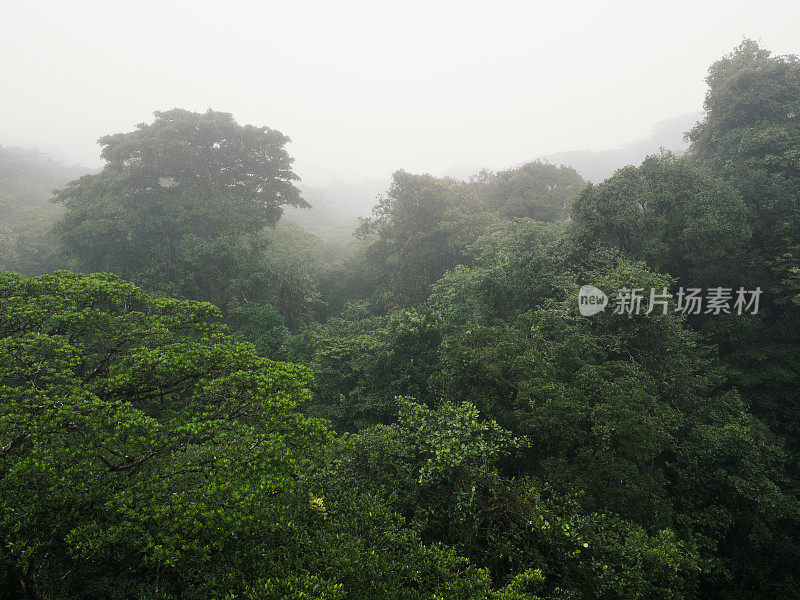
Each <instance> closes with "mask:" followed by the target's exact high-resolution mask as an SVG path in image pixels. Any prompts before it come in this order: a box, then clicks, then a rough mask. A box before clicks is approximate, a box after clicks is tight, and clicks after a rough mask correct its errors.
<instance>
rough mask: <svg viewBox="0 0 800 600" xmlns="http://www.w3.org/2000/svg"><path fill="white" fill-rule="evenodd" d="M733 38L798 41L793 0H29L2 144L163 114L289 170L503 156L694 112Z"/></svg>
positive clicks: (520, 156) (37, 141)
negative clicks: (279, 156) (208, 125)
mask: <svg viewBox="0 0 800 600" xmlns="http://www.w3.org/2000/svg"><path fill="white" fill-rule="evenodd" d="M744 36H748V37H753V38H755V39H758V40H760V41H761V42H762V43H763V44H764V45H765V46H766V47H767V48H768V49H770V50H772V51H774V52H776V53H779V54H784V53H798V52H800V2H797V0H794V1H762V2H752V1H749V2H740V1H730V0H728V1H725V2H716V1H715V2H703V1H698V0H694V1H692V2H676V1H670V2H648V1H645V0H638V1H635V2H627V1H626V2H602V1H597V0H594V1H590V2H564V1H561V2H555V1H554V2H547V3H539V2H532V1H531V2H504V1H495V2H489V1H485V2H470V1H465V0H461V1H458V2H449V1H448V2H436V1H433V0H431V1H429V2H408V1H404V2H391V3H389V2H380V1H378V0H375V1H372V2H337V1H320V2H316V1H315V2H303V1H296V2H288V1H287V2H276V1H266V2H258V3H256V2H253V3H240V2H233V1H228V2H215V3H213V4H212V3H203V2H198V1H194V2H171V1H170V0H162V1H160V2H148V1H145V2H143V1H130V0H128V1H125V2H115V1H109V0H105V1H104V2H80V1H78V0H75V1H71V2H63V1H61V2H37V1H32V0H26V1H24V2H22V1H16V0H11V1H9V0H2V7H0V90H2V93H0V143H2V144H6V145H8V144H18V145H28V146H40V147H50V148H52V147H56V148H60V149H61V150H63V151H64V153H65V154H66V155H68V156H69V157H71V158H72V159H73V160H74V161H78V162H81V163H82V164H85V165H88V166H96V165H98V164H100V159H99V150H98V146H97V144H96V140H97V138H99V137H100V136H102V135H104V134H107V133H115V132H119V131H130V130H131V129H132V128H133V127H134V125H135V124H136V123H140V122H143V121H150V120H152V117H151V114H152V112H153V111H154V110H165V109H169V108H173V107H181V108H187V109H191V110H198V111H204V110H206V109H207V108H214V109H215V110H223V111H226V112H231V113H233V115H234V116H235V117H236V119H237V120H238V121H239V122H240V123H252V124H255V125H268V126H270V127H273V128H275V129H279V130H280V131H282V132H283V133H285V134H287V135H289V136H290V137H291V138H292V140H293V141H292V143H291V144H290V145H289V152H290V153H291V154H292V155H293V156H294V157H295V159H296V162H295V167H296V168H295V170H296V172H297V173H298V174H299V175H300V176H301V178H302V179H303V181H304V182H305V183H307V184H312V185H324V184H326V183H328V182H330V181H332V180H336V179H342V180H345V181H353V182H358V181H362V180H364V179H368V178H373V177H381V178H384V177H387V176H388V174H389V173H391V172H392V171H393V170H395V169H398V168H405V169H407V170H411V171H418V172H430V173H434V174H441V173H443V172H446V171H448V170H450V169H451V168H453V167H456V166H463V165H469V166H488V167H492V168H502V167H507V166H512V165H515V164H519V163H521V162H524V161H526V160H530V159H532V158H535V157H537V156H539V155H542V154H545V153H553V152H559V151H563V150H578V149H604V148H612V147H615V146H618V145H620V144H623V143H625V142H628V141H631V140H634V139H637V138H641V137H645V136H646V135H648V134H649V133H650V132H651V130H652V128H653V126H654V124H655V123H657V122H658V121H661V120H664V119H667V118H670V117H674V116H676V115H681V114H684V113H687V112H692V111H697V110H699V109H700V107H701V105H702V100H703V95H704V92H705V84H704V81H703V79H704V77H705V72H706V69H707V67H708V65H709V64H710V63H711V62H713V61H714V60H715V59H717V58H718V57H719V56H721V55H722V54H724V53H727V52H729V51H730V50H731V49H732V48H733V47H734V46H736V45H737V44H738V43H739V42H740V41H741V40H742V38H743V37H744Z"/></svg>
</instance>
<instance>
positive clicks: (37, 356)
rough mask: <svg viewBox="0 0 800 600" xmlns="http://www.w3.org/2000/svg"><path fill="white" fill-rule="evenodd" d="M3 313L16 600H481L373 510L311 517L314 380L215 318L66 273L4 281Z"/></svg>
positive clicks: (361, 503) (0, 471)
mask: <svg viewBox="0 0 800 600" xmlns="http://www.w3.org/2000/svg"><path fill="white" fill-rule="evenodd" d="M0 307H1V308H2V310H0V347H1V348H0V349H1V351H0V397H2V403H0V432H2V433H1V434H0V537H1V538H2V556H3V560H2V565H3V567H5V568H8V569H9V570H10V572H11V573H10V576H9V578H8V579H6V580H4V581H3V585H7V586H12V589H13V587H14V586H16V587H18V588H24V590H25V594H26V597H28V598H56V597H57V598H81V599H86V598H153V597H158V598H165V599H166V598H223V597H244V598H247V597H249V598H259V599H261V598H270V599H273V598H274V599H277V598H285V597H313V598H337V599H338V598H363V597H371V598H402V599H412V598H422V597H433V595H434V594H440V595H441V596H443V597H452V598H464V599H466V598H480V597H484V595H485V588H486V583H485V576H484V575H483V574H482V572H481V571H477V570H474V569H470V568H469V567H468V565H467V564H466V563H465V561H464V560H463V559H461V558H458V557H457V556H455V555H454V554H453V553H452V552H451V551H449V550H447V549H445V548H439V547H430V548H429V547H426V546H423V545H422V544H421V543H420V542H419V540H418V539H417V538H416V537H415V536H414V535H413V533H411V532H408V531H406V530H404V529H403V528H402V526H401V525H402V522H401V521H400V520H398V518H397V517H396V516H395V515H394V514H393V513H392V512H391V511H390V510H388V509H386V508H385V507H383V506H382V505H380V504H379V503H376V502H375V501H374V500H371V499H370V498H369V496H364V495H360V496H353V495H352V494H351V495H350V496H346V495H344V494H343V495H342V498H328V497H325V498H324V499H323V498H322V497H318V496H315V495H313V493H312V495H311V499H312V502H309V496H308V494H309V493H310V492H309V490H308V488H307V485H308V481H309V477H310V475H312V474H313V469H314V466H315V465H321V464H323V462H324V460H325V456H326V453H327V449H326V448H327V444H328V443H329V441H330V435H329V433H328V431H327V429H326V428H325V426H324V425H323V423H322V422H319V421H316V420H314V419H310V418H307V417H305V416H303V415H302V414H300V413H299V412H298V411H297V410H296V406H297V405H298V404H300V403H302V402H304V401H306V400H307V399H308V398H309V394H310V393H309V390H308V388H309V386H310V384H311V373H310V371H308V369H306V368H304V367H299V366H295V365H290V364H285V363H276V362H272V361H269V360H266V359H263V358H260V357H259V356H258V355H257V354H256V353H255V352H254V349H253V346H252V345H250V344H242V343H236V342H234V341H233V340H231V338H230V337H229V336H228V335H227V333H226V329H225V327H224V326H222V325H221V324H220V323H219V318H220V313H219V311H218V310H217V309H216V308H215V307H213V306H212V305H210V304H206V303H198V302H190V301H182V300H171V299H162V298H154V297H152V296H149V295H147V294H146V293H144V292H143V291H141V290H140V289H139V288H137V287H135V286H133V285H131V284H128V283H125V282H123V281H122V280H120V279H118V278H117V277H115V276H111V275H91V276H84V275H74V274H69V273H64V272H61V273H56V274H54V275H50V276H42V277H40V278H36V279H27V278H24V277H22V276H19V275H15V274H11V273H3V274H2V275H0ZM317 498H319V501H316V502H315V501H313V500H315V499H317ZM320 507H322V509H321V508H320ZM367 515H368V516H367ZM456 573H458V577H456V576H455V574H456Z"/></svg>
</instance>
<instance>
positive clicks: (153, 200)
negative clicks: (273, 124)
mask: <svg viewBox="0 0 800 600" xmlns="http://www.w3.org/2000/svg"><path fill="white" fill-rule="evenodd" d="M155 117H156V118H155V121H153V123H150V124H140V125H138V126H137V128H136V130H135V131H133V132H131V133H118V134H115V135H109V136H105V137H103V138H101V139H100V145H101V146H102V157H103V158H104V159H105V160H106V161H107V164H106V166H105V167H104V168H103V170H102V171H101V172H100V173H97V174H94V175H86V176H84V177H81V178H80V179H78V180H76V181H74V182H72V183H70V184H69V185H68V186H67V187H66V188H65V189H63V190H61V191H60V192H59V193H58V195H57V196H56V198H55V200H56V201H57V202H61V203H63V204H64V205H65V206H66V209H67V212H66V214H65V216H64V218H63V219H62V220H61V221H60V222H59V223H58V225H57V228H56V230H57V232H58V233H59V234H60V236H61V240H62V243H63V245H64V247H65V249H66V250H67V251H68V252H69V253H70V254H72V255H73V256H74V257H75V258H76V259H77V263H78V267H79V268H80V269H82V270H84V271H113V272H115V273H117V274H119V275H121V276H123V277H126V278H133V279H135V280H137V281H141V282H146V283H152V284H153V285H158V284H164V283H167V284H171V287H170V291H174V292H178V293H180V292H184V291H185V290H190V291H191V289H192V286H193V282H192V279H193V278H194V277H195V276H198V275H201V274H202V272H203V270H204V269H203V268H198V265H197V264H196V263H197V262H198V260H199V261H200V262H201V263H202V265H200V267H204V268H205V271H206V275H207V279H208V280H207V281H202V282H201V285H202V286H204V287H206V288H209V287H215V286H217V287H224V285H225V281H224V280H225V279H226V278H230V277H231V276H232V275H231V272H232V271H233V270H234V268H235V265H236V260H237V255H239V254H240V252H241V251H240V250H239V244H240V241H241V239H242V238H243V237H246V236H248V235H251V236H252V235H253V234H256V233H257V232H259V231H260V230H261V229H263V228H264V227H265V226H268V225H274V224H275V223H276V222H277V221H278V219H279V218H280V216H281V212H282V209H281V206H282V205H289V206H305V205H306V203H305V201H304V200H303V199H302V198H301V197H300V193H299V191H298V189H297V188H296V187H295V185H294V181H296V180H297V179H298V177H297V176H296V175H295V174H294V173H293V172H292V170H291V164H292V159H291V158H290V156H289V154H288V152H287V151H286V149H285V147H284V146H285V144H286V143H287V142H288V141H289V138H288V137H286V136H285V135H283V134H282V133H280V132H279V131H276V130H273V129H270V128H268V127H255V126H253V125H244V126H242V125H239V124H237V123H236V121H234V119H233V117H232V116H231V115H230V114H227V113H222V112H215V111H212V110H209V111H208V112H206V113H204V114H200V113H193V112H189V111H186V110H179V109H174V110H170V111H166V112H156V113H155ZM212 245H215V246H217V247H216V248H215V250H214V252H211V253H209V252H204V248H207V247H209V246H212ZM195 287H196V285H195ZM185 295H189V296H191V295H192V294H191V293H186V294H185ZM204 299H212V300H217V301H219V298H215V297H207V296H206V297H205V298H204Z"/></svg>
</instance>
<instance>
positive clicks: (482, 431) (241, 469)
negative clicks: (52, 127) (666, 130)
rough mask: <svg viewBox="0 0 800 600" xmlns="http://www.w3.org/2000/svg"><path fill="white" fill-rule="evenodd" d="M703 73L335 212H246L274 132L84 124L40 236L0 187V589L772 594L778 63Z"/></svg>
mask: <svg viewBox="0 0 800 600" xmlns="http://www.w3.org/2000/svg"><path fill="white" fill-rule="evenodd" d="M707 83H708V86H709V89H708V93H707V97H706V103H705V108H706V113H705V115H704V117H703V119H702V120H701V122H699V123H698V124H697V125H696V126H695V127H694V128H693V129H692V130H691V131H690V132H688V134H687V135H688V138H689V139H690V140H691V146H690V148H689V150H688V151H687V152H686V153H685V154H684V155H682V156H676V155H674V154H671V153H668V152H662V153H661V154H659V155H654V156H651V157H648V158H647V159H646V160H645V161H644V162H643V163H642V164H641V165H639V166H629V167H626V168H623V169H620V170H619V171H617V172H616V173H615V174H614V175H613V176H612V177H610V178H608V179H607V180H605V181H603V182H602V183H600V184H597V185H593V184H587V183H586V182H585V181H584V180H583V179H582V178H581V176H580V175H579V174H578V173H577V172H576V171H575V170H573V169H571V168H568V167H563V166H561V167H558V166H554V165H551V164H548V163H542V162H534V163H529V164H525V165H522V166H520V167H517V168H513V169H508V170H506V171H501V172H498V173H491V172H485V171H484V172H481V173H478V174H476V175H475V176H473V177H472V178H471V179H470V180H469V181H458V180H454V179H441V178H436V177H432V176H430V175H418V174H412V173H408V172H405V171H398V172H396V173H395V174H394V176H393V179H392V183H391V186H390V188H389V189H388V190H387V192H386V193H385V195H383V196H382V197H381V198H380V199H379V201H378V203H377V204H376V206H375V207H374V209H373V213H372V216H371V217H369V218H364V219H362V220H361V221H360V223H359V224H358V226H357V227H356V228H355V231H354V240H355V241H354V242H350V243H347V244H342V243H334V241H332V240H324V239H321V238H320V237H317V236H315V235H313V234H312V233H309V232H308V231H306V230H303V229H302V228H301V227H298V226H297V225H295V224H292V223H287V222H285V220H283V221H281V220H280V219H281V215H282V207H284V206H286V207H295V208H298V207H303V206H305V204H306V202H305V201H304V200H303V199H302V198H301V195H300V193H299V191H298V189H297V188H296V187H295V184H294V182H295V180H296V179H297V178H296V176H295V175H294V173H293V172H292V167H291V163H292V160H291V157H290V156H289V155H288V153H287V152H286V150H285V148H284V146H285V144H286V142H287V141H288V138H286V137H285V136H284V135H283V134H281V133H279V132H277V131H275V130H272V129H269V128H266V127H264V128H257V127H253V126H240V125H238V124H237V123H236V122H235V121H234V120H233V118H232V117H231V116H230V115H227V114H225V113H218V112H213V111H209V112H207V113H205V114H197V113H191V112H188V111H183V110H172V111H168V112H163V113H156V115H155V120H154V122H153V123H151V124H147V125H140V126H139V127H138V128H137V129H136V130H135V131H134V132H132V133H126V134H116V135H111V136H107V137H105V138H102V139H101V140H100V143H101V145H102V147H103V157H104V158H105V160H106V161H107V164H106V166H105V168H104V169H103V170H102V171H100V172H98V173H95V174H89V175H84V176H82V177H80V178H78V179H75V180H73V181H72V182H71V183H69V184H67V185H64V186H63V187H62V189H61V190H60V191H58V192H57V194H56V195H55V201H56V203H58V204H60V205H62V206H63V208H62V209H61V210H60V211H56V213H55V214H56V215H57V217H58V219H59V220H58V222H57V223H56V224H55V226H54V229H53V230H52V231H48V230H46V229H42V230H41V231H40V233H39V234H38V235H39V238H36V236H34V237H33V238H32V239H38V240H39V241H38V242H36V243H41V244H42V246H41V247H42V248H47V252H46V260H44V259H42V260H41V261H39V262H36V263H34V262H31V261H25V260H22V259H21V258H20V252H21V251H20V250H18V249H17V250H14V249H15V248H19V244H20V243H22V242H21V241H20V240H23V239H27V238H25V237H24V236H26V235H30V232H29V231H28V230H27V229H26V228H25V227H24V226H23V225H20V223H23V224H24V220H23V219H22V218H18V219H17V220H16V221H14V220H11V218H10V217H5V218H6V221H5V226H4V227H5V229H4V230H8V231H9V232H10V233H8V234H6V236H7V237H5V238H3V240H0V241H4V242H5V245H4V246H1V247H0V251H3V252H6V254H5V255H3V256H8V257H9V258H4V261H5V262H4V263H3V266H4V267H6V268H7V269H8V270H6V271H3V272H2V273H1V274H0V397H1V398H2V400H1V401H0V550H1V553H0V596H3V597H21V598H28V599H55V598H67V599H73V598H74V599H76V600H77V599H93V598H97V599H98V600H99V599H106V598H120V599H123V598H125V599H128V598H130V599H141V600H144V599H151V598H163V599H165V600H166V599H179V598H180V599H184V598H186V599H191V598H198V599H200V598H221V599H222V598H226V599H227V598H243V599H253V600H255V599H260V600H261V599H264V600H266V599H275V600H278V599H289V598H291V599H295V598H297V599H299V598H311V599H319V600H323V599H324V600H328V599H345V598H347V599H364V598H370V599H372V598H375V599H379V598H386V599H390V598H391V599H403V600H406V599H408V600H411V599H416V598H420V599H422V598H427V599H431V600H433V599H436V598H440V599H464V600H466V599H473V598H474V599H478V598H482V599H494V600H536V599H541V600H544V599H560V600H572V599H604V600H605V599H608V600H645V599H652V600H661V599H675V600H678V599H687V598H692V599H698V600H699V599H707V598H713V599H720V600H722V599H725V600H739V599H746V598H747V599H749V598H752V599H757V598H798V597H800V475H798V466H800V410H799V409H798V406H797V404H796V398H797V394H798V391H800V377H799V375H800V369H798V366H797V365H798V359H800V343H799V342H798V339H800V317H799V316H798V304H800V61H798V59H797V58H796V57H792V56H772V55H771V54H770V53H769V52H768V51H766V50H764V49H761V48H760V47H759V46H758V45H757V44H755V43H754V42H752V41H749V40H748V41H745V42H743V43H742V44H741V45H740V46H739V47H738V48H736V49H735V50H734V51H733V52H732V53H731V54H729V55H727V56H725V57H723V58H722V59H721V60H719V61H718V62H716V63H715V64H714V65H712V67H711V69H710V71H709V76H708V79H707ZM15 172H19V169H17V171H15ZM3 173H5V171H0V175H2V174H3ZM31 178H32V179H33V180H42V181H46V179H45V178H44V176H41V175H39V174H36V173H34V174H31ZM62 183H63V184H66V181H64V182H62ZM12 184H13V185H12ZM15 185H16V186H17V187H14V186H15ZM21 189H22V188H21V187H19V186H18V185H17V184H14V183H13V181H10V180H8V178H7V176H0V193H2V194H3V196H2V198H3V202H2V203H0V211H5V212H3V213H2V214H3V215H13V214H20V210H21V209H20V208H19V207H21V206H24V203H21V202H20V198H21V196H20V194H21V193H22V192H21V191H20V190H21ZM42 210H45V209H44V208H42ZM51 220H52V219H51ZM55 241H58V243H59V244H60V246H59V247H58V248H56V247H55V245H54V243H55ZM3 248H5V250H3ZM9 248H11V250H9ZM14 252H16V254H14ZM43 252H44V251H43ZM48 261H49V262H48ZM57 268H61V269H62V270H56V269H57ZM14 271H18V272H20V273H22V274H19V273H17V272H14ZM51 271H54V272H51ZM40 273H48V274H40ZM30 275H37V276H35V277H30ZM584 284H592V285H594V286H596V287H598V288H600V289H603V290H606V291H611V290H618V289H620V288H641V289H643V290H650V289H656V290H663V289H664V288H667V289H669V290H673V292H674V291H675V290H677V289H678V288H680V287H684V288H702V289H707V288H716V287H719V286H724V287H726V288H731V289H733V290H736V289H738V288H740V287H742V288H746V289H748V290H750V289H756V288H757V287H758V288H760V289H761V291H762V296H761V304H760V308H759V310H758V311H757V312H756V311H749V312H744V313H743V314H738V312H737V311H735V310H733V311H730V313H725V312H722V313H721V314H714V313H706V312H700V313H699V314H682V313H681V312H679V311H676V310H665V311H660V310H659V311H655V312H652V313H650V314H644V312H642V313H641V314H615V313H614V311H613V310H611V309H609V310H606V311H604V312H601V313H599V314H597V315H594V316H592V317H584V316H581V314H580V313H579V311H578V305H577V302H576V299H577V295H578V289H579V288H580V287H581V286H582V285H584ZM612 302H613V298H612ZM669 302H670V306H671V307H672V308H673V309H674V308H675V298H673V299H671V300H669Z"/></svg>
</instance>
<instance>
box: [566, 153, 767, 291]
mask: <svg viewBox="0 0 800 600" xmlns="http://www.w3.org/2000/svg"><path fill="white" fill-rule="evenodd" d="M572 213H573V220H574V224H575V232H576V235H577V238H578V239H577V242H578V244H579V245H580V247H581V248H583V249H584V250H585V251H586V252H592V251H593V246H594V245H595V244H598V243H599V244H606V245H609V246H612V247H615V248H618V249H620V250H622V252H624V253H625V254H626V255H628V256H630V257H631V258H634V259H637V260H643V261H645V262H647V264H648V265H650V266H651V267H652V268H654V269H656V270H658V271H661V272H663V273H669V274H670V275H674V276H676V277H678V278H679V280H680V282H681V284H683V285H686V286H693V287H706V286H714V285H725V286H729V287H733V286H735V285H737V284H744V283H748V284H750V283H752V282H749V281H746V278H747V276H746V273H744V272H743V269H742V267H743V266H746V265H747V264H748V261H749V260H751V257H750V256H749V254H748V251H749V242H750V238H751V235H752V231H751V227H750V225H749V223H748V220H747V208H746V206H745V204H744V202H743V201H742V199H741V197H740V195H739V193H738V192H737V191H736V189H735V188H734V187H733V186H731V185H730V184H727V183H726V182H724V181H723V180H722V179H721V178H719V177H718V176H715V175H714V174H712V173H710V172H708V171H707V170H705V169H702V168H698V167H696V166H693V165H692V164H691V163H690V162H689V161H687V160H682V159H680V158H678V157H676V156H675V155H673V154H669V153H664V154H661V155H658V156H650V157H648V158H646V159H645V160H644V162H643V163H642V164H641V165H640V166H639V167H626V168H624V169H620V170H619V171H617V172H616V173H615V174H614V176H613V177H611V178H609V179H607V180H606V181H604V182H603V183H601V184H600V185H597V186H590V187H587V188H585V189H584V190H583V191H582V192H581V194H580V195H579V196H578V199H577V200H576V202H575V205H574V207H573V211H572Z"/></svg>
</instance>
